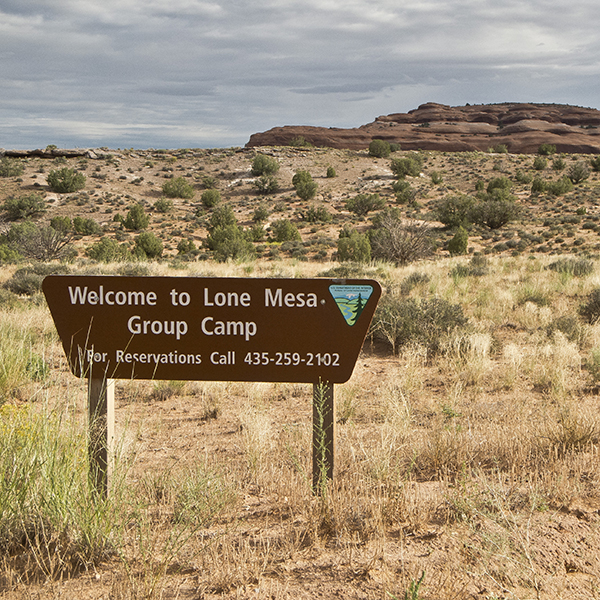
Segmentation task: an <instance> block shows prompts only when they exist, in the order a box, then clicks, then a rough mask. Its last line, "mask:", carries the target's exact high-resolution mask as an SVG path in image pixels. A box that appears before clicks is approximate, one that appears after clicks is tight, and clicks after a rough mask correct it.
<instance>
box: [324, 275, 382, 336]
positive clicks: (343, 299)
mask: <svg viewBox="0 0 600 600" xmlns="http://www.w3.org/2000/svg"><path fill="white" fill-rule="evenodd" d="M329 292H330V294H331V295H332V296H333V299H334V300H335V303H336V304H337V305H338V308H339V309H340V312H341V313H342V315H343V316H344V319H346V323H348V325H350V326H351V327H352V325H354V324H355V323H356V322H357V321H358V317H360V313H362V311H363V310H364V308H365V306H366V305H367V302H368V301H369V298H370V297H371V294H372V293H373V286H371V285H330V286H329Z"/></svg>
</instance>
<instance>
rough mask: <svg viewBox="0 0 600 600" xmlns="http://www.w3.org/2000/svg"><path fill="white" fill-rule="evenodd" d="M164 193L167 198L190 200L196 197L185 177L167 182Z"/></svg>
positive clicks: (164, 185)
mask: <svg viewBox="0 0 600 600" xmlns="http://www.w3.org/2000/svg"><path fill="white" fill-rule="evenodd" d="M162 191H163V194H164V195H165V196H166V197H167V198H186V199H188V200H189V199H191V198H193V197H194V188H193V187H192V186H191V185H190V184H189V183H188V182H187V181H186V180H185V178H184V177H174V178H173V179H169V180H168V181H165V183H164V184H163V186H162Z"/></svg>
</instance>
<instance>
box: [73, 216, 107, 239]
mask: <svg viewBox="0 0 600 600" xmlns="http://www.w3.org/2000/svg"><path fill="white" fill-rule="evenodd" d="M73 230H74V231H75V233H77V234H79V235H98V234H99V233H101V232H102V228H101V227H100V225H98V223H96V221H94V219H84V218H83V217H75V218H74V219H73Z"/></svg>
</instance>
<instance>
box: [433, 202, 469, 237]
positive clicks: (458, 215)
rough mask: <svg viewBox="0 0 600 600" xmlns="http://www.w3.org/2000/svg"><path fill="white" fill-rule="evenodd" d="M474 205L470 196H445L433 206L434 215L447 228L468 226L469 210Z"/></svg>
mask: <svg viewBox="0 0 600 600" xmlns="http://www.w3.org/2000/svg"><path fill="white" fill-rule="evenodd" d="M474 205H475V200H474V199H473V197H472V196H465V195H459V196H446V197H445V198H444V199H443V200H441V201H440V202H439V203H438V205H437V206H436V208H435V215H436V217H437V219H438V220H439V221H441V222H442V223H443V224H444V225H445V226H446V227H448V228H449V229H456V228H458V227H464V228H468V227H469V226H470V225H471V211H472V210H473V206H474Z"/></svg>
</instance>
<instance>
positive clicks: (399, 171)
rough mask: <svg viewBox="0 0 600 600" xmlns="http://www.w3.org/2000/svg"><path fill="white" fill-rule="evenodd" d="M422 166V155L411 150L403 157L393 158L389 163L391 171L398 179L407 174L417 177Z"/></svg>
mask: <svg viewBox="0 0 600 600" xmlns="http://www.w3.org/2000/svg"><path fill="white" fill-rule="evenodd" d="M422 168H423V157H422V156H420V155H419V154H417V153H416V152H411V153H409V154H408V155H407V156H405V157H404V158H393V159H392V162H391V164H390V169H391V170H392V173H394V175H395V176H396V177H398V178H399V179H403V178H404V177H406V176H407V175H409V176H410V177H418V176H419V175H420V173H421V170H422Z"/></svg>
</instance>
